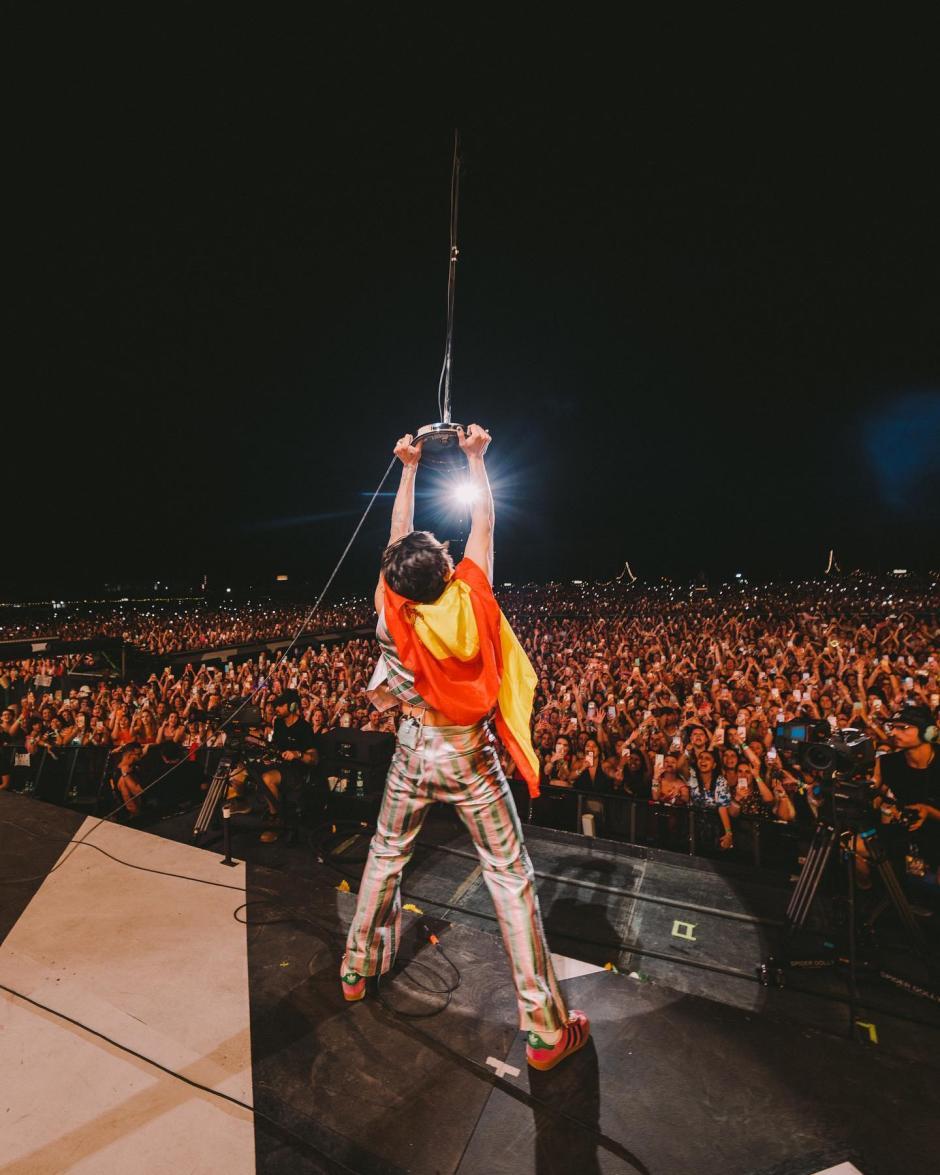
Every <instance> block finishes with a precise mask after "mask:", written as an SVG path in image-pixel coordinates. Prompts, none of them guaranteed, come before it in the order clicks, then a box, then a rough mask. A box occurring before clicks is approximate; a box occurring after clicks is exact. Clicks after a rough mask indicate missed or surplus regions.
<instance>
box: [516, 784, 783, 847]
mask: <svg viewBox="0 0 940 1175" xmlns="http://www.w3.org/2000/svg"><path fill="white" fill-rule="evenodd" d="M520 800H523V802H524V803H527V804H528V823H532V824H537V825H541V826H543V827H549V828H557V829H559V830H561V831H569V832H578V833H583V832H584V818H585V817H586V816H590V817H593V818H594V821H593V823H594V829H593V830H592V831H593V832H594V833H596V834H598V835H602V836H604V837H605V838H607V839H610V840H622V841H626V842H628V843H629V844H635V845H649V846H653V847H656V848H663V849H669V850H671V851H673V852H681V853H687V854H688V855H689V856H701V855H705V856H711V855H718V854H720V855H721V856H723V857H724V856H727V855H728V854H727V853H726V852H724V851H722V850H720V849H719V846H718V840H719V838H720V835H721V832H722V831H723V829H722V828H721V826H720V818H719V816H718V810H717V808H715V809H707V808H706V809H703V808H696V807H693V806H691V805H681V806H680V805H674V804H660V803H654V802H653V801H652V800H649V799H643V798H639V797H636V796H628V795H625V794H624V793H622V792H620V793H618V792H594V791H583V790H581V789H579V788H572V787H554V786H552V785H551V784H546V785H543V787H542V792H541V795H540V796H539V798H538V799H536V800H529V799H528V796H527V795H526V796H525V797H522V796H517V804H519V807H520V811H526V808H525V807H524V806H523V805H522V804H520V803H519V801H520ZM732 825H733V831H734V844H735V849H734V857H735V858H736V859H738V860H740V859H741V857H742V856H744V857H746V858H749V859H750V861H751V863H752V864H754V865H755V866H760V865H762V864H765V863H767V861H768V858H771V859H773V861H774V863H775V864H782V863H785V862H787V861H788V860H789V859H790V857H791V856H792V855H793V853H794V851H795V836H794V833H795V831H796V828H795V825H794V824H788V823H787V822H785V821H780V820H774V819H770V818H761V817H755V816H743V815H742V816H737V817H735V818H734V820H733V822H732ZM589 835H590V833H589Z"/></svg>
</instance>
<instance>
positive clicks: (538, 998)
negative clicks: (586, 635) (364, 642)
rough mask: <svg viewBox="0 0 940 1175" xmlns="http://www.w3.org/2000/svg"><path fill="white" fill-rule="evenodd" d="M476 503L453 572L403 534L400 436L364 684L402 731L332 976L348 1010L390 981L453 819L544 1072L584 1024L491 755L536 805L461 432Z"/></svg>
mask: <svg viewBox="0 0 940 1175" xmlns="http://www.w3.org/2000/svg"><path fill="white" fill-rule="evenodd" d="M459 442H460V447H461V449H462V450H463V452H464V454H465V455H466V457H467V460H468V463H469V470H470V479H471V482H472V485H473V488H474V490H475V492H476V497H475V501H474V504H473V512H472V519H471V529H470V538H469V539H468V541H467V548H466V556H465V558H464V559H463V560H462V561H461V562H460V564H459V565H458V566H457V567H456V568H455V567H454V564H453V560H452V559H451V557H450V555H449V554H448V552H447V548H446V545H445V544H443V543H440V542H438V540H437V539H436V538H435V537H434V536H433V535H432V534H430V533H429V532H427V531H415V530H414V529H413V528H414V486H415V477H416V474H417V468H418V462H419V461H420V459H421V450H420V448H419V447H418V446H416V445H415V444H413V438H412V437H411V435H410V434H409V435H407V436H404V437H402V438H401V440H400V441H399V442H398V444H397V445H396V446H395V453H396V455H397V456H398V457H399V459H400V460H401V462H402V474H401V484H400V486H399V489H398V494H397V496H396V498H395V505H394V507H393V510H392V528H391V535H390V538H389V545H388V547H387V548H386V550H385V552H384V554H383V556H382V572H381V575H380V576H379V582H378V586H377V588H376V592H375V607H376V611H377V612H378V614H379V620H378V627H377V636H378V640H379V645H380V647H381V655H380V657H379V662H378V665H377V666H376V671H375V674H374V675H373V678H372V681H371V682H370V692H371V695H372V697H373V701H374V702H375V704H376V705H377V706H378V707H379V708H387V707H388V706H389V705H392V704H394V703H395V702H398V703H400V704H401V705H402V709H403V718H402V721H401V725H400V727H399V731H398V743H397V747H396V750H395V755H394V758H393V760H392V764H391V767H390V769H389V773H388V778H387V780H386V784H385V794H384V797H383V800H382V808H381V811H380V813H379V818H378V823H377V827H376V832H375V836H374V837H373V838H372V844H371V846H370V850H369V858H368V861H367V862H366V868H365V872H364V873H363V875H362V882H361V884H360V887H359V900H358V903H357V906H356V912H355V915H354V916H353V920H352V924H351V926H350V930H349V937H348V939H347V943H346V954H345V956H344V959H343V963H342V967H341V979H342V987H343V994H344V996H345V998H346V999H347V1000H359V999H362V997H363V996H364V995H365V988H366V978H367V977H368V976H371V975H376V974H384V973H385V972H386V971H388V969H389V968H390V967H391V965H392V963H393V961H394V958H395V953H396V950H397V948H398V941H399V935H400V927H401V898H400V894H399V888H400V881H401V872H402V869H403V868H404V866H405V865H406V864H407V862H408V861H409V860H410V858H411V854H412V852H413V850H414V844H415V840H416V838H417V836H418V833H419V832H420V830H421V826H422V824H423V823H424V818H425V816H426V814H427V810H428V808H429V806H430V805H431V804H432V803H435V802H436V801H443V802H445V803H452V804H454V805H455V806H456V809H457V812H458V814H459V815H460V817H461V819H462V820H463V822H464V824H465V825H466V827H467V831H468V832H469V834H470V837H471V839H472V840H473V843H474V847H475V848H476V850H477V853H478V855H479V857H480V865H481V868H482V873H483V877H484V880H485V881H486V885H487V888H488V889H489V892H490V896H491V897H492V899H493V904H494V906H495V907H496V914H497V917H498V919H499V925H500V930H501V932H502V937H503V944H504V946H505V948H506V953H507V954H508V956H509V961H510V965H511V968H512V976H513V982H514V984H515V988H516V997H517V1002H518V1006H519V1022H520V1027H521V1028H522V1029H523V1030H525V1031H526V1032H527V1033H528V1041H527V1047H526V1054H527V1059H528V1062H529V1064H530V1065H531V1066H533V1067H534V1068H536V1069H551V1068H552V1067H553V1066H555V1065H557V1064H558V1062H559V1061H561V1060H563V1059H564V1058H565V1057H567V1056H568V1055H569V1054H570V1053H573V1052H576V1051H577V1050H578V1049H579V1048H581V1047H583V1045H584V1044H586V1043H587V1040H588V1037H589V1034H590V1024H589V1022H588V1018H587V1016H586V1015H585V1014H584V1013H583V1012H579V1011H572V1012H571V1013H570V1014H569V1012H568V1010H567V1008H566V1006H565V1001H564V998H563V997H562V995H561V991H560V989H559V987H558V982H557V980H556V978H555V974H554V971H553V968H552V960H551V954H550V952H549V949H548V944H547V943H546V941H545V933H544V930H543V928H542V919H541V915H540V913H539V906H538V897H537V895H536V892H535V885H534V874H533V871H532V864H531V861H530V860H529V855H528V853H527V852H526V849H525V846H524V844H523V842H522V829H521V827H520V824H519V817H518V815H517V813H516V809H515V805H514V803H513V799H512V795H511V793H510V791H509V785H508V783H507V782H506V777H505V776H504V774H503V771H502V768H501V767H500V764H499V759H498V756H497V752H496V747H495V745H494V744H495V740H496V734H495V733H494V730H493V727H494V725H495V728H496V731H498V733H499V736H500V738H501V739H502V741H503V744H504V746H505V747H506V749H507V750H508V751H509V752H510V753H511V755H512V757H513V760H514V761H515V763H516V765H517V766H518V768H519V769H520V771H521V773H522V775H523V777H524V778H525V779H526V781H527V782H528V785H529V790H530V793H531V794H533V795H537V794H538V770H539V765H538V758H537V756H536V754H535V751H534V749H533V747H532V742H531V735H530V730H529V722H530V717H531V712H532V698H533V694H534V688H535V681H536V676H535V672H534V670H533V669H532V666H531V665H530V664H529V661H528V658H527V657H526V655H525V652H524V651H523V649H522V647H521V645H520V644H519V642H518V641H517V640H516V637H515V635H514V633H513V632H512V629H511V628H510V627H509V624H508V623H507V621H506V618H505V617H504V616H503V614H502V612H501V611H500V608H499V605H498V604H497V603H496V599H495V597H494V596H493V589H492V582H493V526H494V507H493V496H492V493H491V492H490V486H489V481H488V479H487V476H486V468H485V466H484V462H483V456H484V453H485V452H486V449H487V446H488V445H489V442H490V436H489V433H487V432H486V430H485V429H483V428H480V427H479V426H478V425H475V424H471V425H470V427H469V428H468V430H467V432H466V433H464V432H463V430H460V434H459Z"/></svg>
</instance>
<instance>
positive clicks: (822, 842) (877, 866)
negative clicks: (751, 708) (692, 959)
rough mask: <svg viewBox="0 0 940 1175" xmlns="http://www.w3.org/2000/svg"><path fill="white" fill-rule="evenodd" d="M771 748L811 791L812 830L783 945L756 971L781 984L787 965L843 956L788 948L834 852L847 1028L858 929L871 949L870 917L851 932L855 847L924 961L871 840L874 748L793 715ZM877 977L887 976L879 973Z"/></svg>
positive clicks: (857, 734)
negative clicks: (839, 869) (844, 934)
mask: <svg viewBox="0 0 940 1175" xmlns="http://www.w3.org/2000/svg"><path fill="white" fill-rule="evenodd" d="M774 746H775V747H776V748H777V752H778V754H779V755H780V756H781V758H783V759H785V760H786V762H787V766H788V767H789V768H790V769H791V770H792V771H794V773H796V774H797V775H800V776H801V777H802V778H803V781H804V783H805V784H806V786H807V788H808V790H810V791H811V793H812V799H813V801H814V802H813V804H812V808H813V812H814V815H815V816H816V827H815V830H814V833H813V838H812V841H811V843H810V846H809V849H808V851H807V854H806V858H805V860H804V862H803V866H802V869H801V870H800V875H799V877H798V878H797V883H796V887H795V889H794V891H793V894H792V896H791V899H790V904H789V905H788V906H787V912H786V918H785V920H784V921H785V931H784V939H783V943H782V946H781V947H780V949H779V951H778V952H777V953H775V954H773V955H769V956H767V958H766V959H765V960H764V961H763V962H762V963H761V964H760V966H759V967H758V968H757V974H758V977H759V979H760V981H761V983H764V984H769V983H771V982H775V983H777V984H782V983H783V973H784V969H785V968H787V967H803V966H823V965H830V964H832V963H834V962H836V961H838V959H839V958H841V957H842V956H841V955H840V954H839V952H836V956H833V957H829V956H828V955H827V954H826V953H825V952H824V954H823V956H821V957H819V958H810V959H805V958H804V959H798V958H795V957H794V949H793V943H794V939H795V936H796V935H797V934H798V933H799V932H800V931H801V930H802V929H803V928H804V927H805V925H806V922H807V919H808V917H809V912H810V909H811V908H812V906H813V904H814V901H815V899H816V895H817V891H818V889H819V885H820V882H821V880H822V878H823V876H824V874H825V872H826V866H827V864H828V862H829V859H830V857H831V856H832V855H833V853H834V852H835V851H836V849H837V848H838V855H839V856H840V857H841V859H842V860H843V862H844V864H845V871H846V887H845V888H846V893H847V896H848V913H847V916H846V919H845V921H846V924H847V925H848V927H849V930H848V947H847V951H848V954H847V962H848V967H849V976H850V984H849V986H850V993H851V1000H852V1009H853V1010H852V1012H851V1017H850V1022H852V1023H854V1022H855V1011H854V1001H855V999H856V994H855V993H856V982H855V971H856V933H857V931H858V932H860V931H861V930H864V931H865V933H866V936H867V939H868V940H869V944H874V930H873V921H872V920H869V921H868V922H867V923H866V924H865V926H864V927H862V928H857V927H856V909H855V860H856V856H857V854H858V853H859V848H858V845H859V844H860V843H861V842H864V844H865V846H866V848H865V855H866V857H867V859H868V862H869V867H870V869H871V871H872V872H873V873H875V874H877V876H878V877H879V878H880V879H881V882H882V886H883V889H884V891H885V895H886V899H887V903H886V904H888V905H891V906H893V907H894V910H895V912H896V914H897V916H898V920H899V921H900V923H901V925H902V927H903V928H904V930H906V932H907V935H908V937H909V941H910V943H911V944H912V945H913V946H914V948H915V950H916V952H917V953H918V954H919V955H921V957H922V958H925V957H926V955H925V942H924V938H923V934H922V932H921V930H920V928H919V926H918V925H917V922H916V919H915V917H914V914H913V911H912V910H911V907H910V905H909V904H908V902H907V899H906V897H905V895H904V891H903V889H902V887H901V882H900V880H899V879H898V877H897V875H896V874H895V872H894V870H893V868H892V866H891V863H890V862H889V860H888V858H887V856H886V854H885V851H884V848H883V846H882V845H881V843H880V840H879V837H878V827H879V825H880V822H881V821H880V817H879V814H878V812H877V810H876V808H875V799H876V797H877V796H878V795H879V794H880V789H879V788H878V786H877V785H876V784H875V782H874V781H873V779H872V778H871V777H872V774H873V771H874V766H875V748H874V743H873V742H872V740H871V739H870V738H869V736H868V735H867V734H865V733H864V732H863V731H861V730H858V729H856V728H854V727H848V728H846V729H845V730H838V729H832V728H831V727H830V725H829V722H828V721H818V720H817V719H812V718H793V719H791V720H790V721H789V722H781V723H780V724H779V725H778V726H777V727H776V729H775V730H774ZM913 815H914V813H910V814H909V816H906V817H905V818H904V820H903V823H906V824H909V823H910V822H911V820H910V817H912V816H913ZM825 933H826V934H827V935H828V936H829V939H832V938H833V933H834V932H833V931H832V930H831V929H830V928H829V927H827V928H826V931H825ZM828 949H829V948H828V947H827V951H828ZM881 974H883V975H884V976H885V977H887V978H889V979H891V978H892V976H891V974H890V973H889V972H887V971H886V970H884V969H882V970H881ZM895 978H896V977H895Z"/></svg>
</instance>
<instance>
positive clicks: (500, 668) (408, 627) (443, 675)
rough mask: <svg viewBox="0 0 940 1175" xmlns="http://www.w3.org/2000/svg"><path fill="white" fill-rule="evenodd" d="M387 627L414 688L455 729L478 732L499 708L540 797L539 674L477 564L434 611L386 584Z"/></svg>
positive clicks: (507, 739) (500, 722)
mask: <svg viewBox="0 0 940 1175" xmlns="http://www.w3.org/2000/svg"><path fill="white" fill-rule="evenodd" d="M385 623H386V624H387V625H388V631H389V635H390V636H391V638H392V640H393V641H394V642H395V648H396V649H397V651H398V656H399V657H400V658H401V663H402V665H404V666H405V668H406V669H408V670H410V671H411V672H412V673H413V674H414V679H415V689H416V690H417V691H418V693H419V694H420V695H421V697H422V698H424V700H425V701H426V702H427V704H428V705H429V706H432V707H433V708H434V709H435V710H440V711H441V713H442V714H446V715H447V717H448V718H449V719H450V720H451V721H452V722H453V723H454V725H455V726H471V725H472V724H473V723H474V722H479V721H480V719H481V718H484V717H485V716H486V715H487V714H489V712H490V711H491V710H492V709H493V708H494V706H495V707H496V729H497V732H498V733H499V737H500V738H501V739H502V742H503V746H505V748H506V750H507V751H509V753H510V755H512V758H513V762H514V763H515V764H516V766H517V767H518V768H519V771H520V773H521V774H522V778H523V779H524V780H525V781H526V783H527V784H528V786H529V795H531V796H537V795H538V794H539V761H538V756H537V755H536V753H535V748H534V747H533V746H532V734H531V729H530V723H531V719H532V702H533V698H534V696H535V685H536V680H537V678H536V675H535V670H534V669H533V668H532V665H531V664H530V662H529V658H528V657H527V656H526V654H525V650H524V649H523V647H522V645H520V644H519V641H518V639H517V637H516V634H515V633H514V632H513V631H512V628H510V626H509V622H508V621H507V619H506V617H505V616H504V615H503V613H502V610H501V609H500V606H499V604H497V602H496V597H495V596H494V595H493V588H492V587H491V585H490V582H489V580H488V579H487V578H486V575H485V574H484V573H483V571H482V570H481V569H480V568H479V567H478V566H477V564H476V563H474V562H473V560H472V559H462V560H461V561H460V563H458V564H457V567H456V568H455V569H454V574H453V576H452V577H451V578H450V579H449V580H448V582H447V587H446V588H445V589H444V592H443V594H442V595H441V596H440V598H439V599H437V600H435V601H434V603H433V604H416V603H414V602H413V601H411V600H406V599H405V598H404V596H400V595H398V593H397V592H394V591H392V589H391V588H390V587H389V585H388V584H387V583H386V584H385Z"/></svg>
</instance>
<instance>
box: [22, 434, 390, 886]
mask: <svg viewBox="0 0 940 1175" xmlns="http://www.w3.org/2000/svg"><path fill="white" fill-rule="evenodd" d="M395 461H396V457H395V456H394V455H393V456H392V459H391V461H390V462H389V465H388V469H386V470H385V473H384V474H383V475H382V480H381V481H380V482H379V484H378V485H377V486H376V487H375V492H374V493H373V494H372V497H371V498H370V499H369V502H368V504H367V506H366V508H365V510H364V511H363V513H362V517H361V518H360V519H359V522H358V524H357V526H356V528H355V530H354V531H353V532H352V535H351V536H350V539H349V542H348V543H347V544H346V547H345V549H344V550H343V553H342V554H341V555H340V557H339V560H338V561H337V564H336V566H335V567H334V568H333V571H332V573H331V575H330V577H329V579H328V580H327V581H326V584H325V585H324V587H323V590H322V591H321V592H320V595H319V596H318V597H317V599H316V602H315V603H314V604H313V606H312V607H311V608H310V610H309V611H308V612H307V615H306V616H305V617H304V618H303V620H302V621H301V623H300V628H299V629H298V630H297V632H296V634H295V635H294V637H293V639H292V640H291V642H290V644H289V645H288V646H287V648H285V649H282V650H281V652H280V653H279V654H278V657H277V660H276V661H275V662H274V664H273V665H272V666H271V673H270V674H269V676H271V675H273V674H274V673H275V672H276V671H277V668H278V666H279V665H281V663H282V662H283V661H285V660H286V658H287V655H288V653H290V652H291V650H292V649H293V648H294V646H295V645H296V644H297V642H298V641H299V640H300V638H301V636H302V635H303V632H304V629H305V628H306V627H307V625H308V624H309V623H310V621H311V619H312V618H313V616H314V614H315V613H316V611H317V609H318V608H319V607H320V604H321V603H322V602H323V598H324V596H325V595H326V593H327V592H328V591H329V589H330V585H331V584H332V582H333V580H334V579H335V578H336V576H337V574H338V572H339V569H340V567H342V565H343V561H344V559H345V558H346V556H347V555H348V554H349V550H350V548H351V547H352V545H353V543H354V542H355V541H356V536H357V535H358V534H359V531H360V530H362V526H363V523H364V522H365V520H366V518H367V517H368V514H369V511H370V510H371V509H372V506H373V504H374V503H375V500H376V498H377V497H378V496H379V494H380V492H381V490H382V486H384V485H385V482H386V481H387V480H388V475H389V474H390V473H391V472H392V467H393V466H394V464H395ZM260 689H261V686H259V687H258V689H256V690H254V691H253V692H252V693H250V694H247V695H246V696H245V698H244V699H243V700H242V702H241V703H240V704H239V705H238V706H236V707H235V709H234V710H233V711H232V713H231V714H229V715H228V717H227V718H225V720H224V721H223V722H221V723H220V724H219V730H224V729H225V727H226V726H228V725H229V723H231V722H233V721H234V719H235V718H236V717H237V716H238V715H239V714H240V713H241V712H242V710H244V709H245V707H246V706H248V705H249V704H250V703H251V702H252V701H253V700H254V699H255V697H256V696H257V694H258V692H259V691H260ZM112 753H113V752H112ZM54 757H55V756H53V758H54ZM186 762H188V760H187V758H186V756H184V757H183V758H182V759H178V760H177V761H176V762H175V763H172V764H170V766H169V767H168V768H167V769H166V771H164V772H162V773H161V774H160V775H158V776H157V778H156V779H154V780H152V781H151V782H150V783H148V784H147V786H146V787H144V788H141V790H140V791H139V792H138V793H137V795H135V796H128V798H127V799H126V800H125V801H124V802H123V803H122V804H118V806H117V807H116V808H115V809H114V810H113V811H111V812H108V813H106V814H105V815H104V816H102V817H100V818H99V819H98V820H96V821H95V823H94V824H93V825H92V826H91V828H89V829H88V831H87V832H86V833H85V834H84V836H82V837H80V838H79V839H78V840H77V841H70V842H69V843H70V844H73V845H75V847H77V846H78V845H80V844H85V843H86V840H87V838H88V837H89V836H91V834H92V833H93V832H94V831H95V830H96V829H98V828H100V827H101V825H102V824H104V823H105V821H107V820H111V819H112V818H113V817H114V816H116V815H117V814H118V812H122V811H123V810H124V809H125V808H126V807H127V805H128V804H130V803H136V802H137V801H138V800H139V799H141V797H143V796H145V795H146V794H147V792H149V791H150V789H151V788H154V787H156V786H157V784H158V783H162V782H163V780H164V779H166V778H167V777H168V776H170V775H172V773H173V772H174V771H177V770H178V769H179V768H180V767H181V766H182V765H183V764H184V763H186ZM74 852H75V848H73V849H72V850H71V852H69V853H67V854H66V856H65V857H63V859H62V860H61V861H59V863H58V864H57V865H53V867H52V868H51V869H50V870H49V871H48V872H49V873H54V872H55V871H56V870H57V869H61V867H62V866H63V865H64V864H65V862H66V861H67V860H68V859H69V857H71V855H72V853H74ZM123 864H127V862H126V861H125V862H123ZM45 876H48V874H44V875H43V877H45ZM41 880H43V878H42V877H0V883H3V884H7V883H10V884H18V883H20V882H27V881H41Z"/></svg>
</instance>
